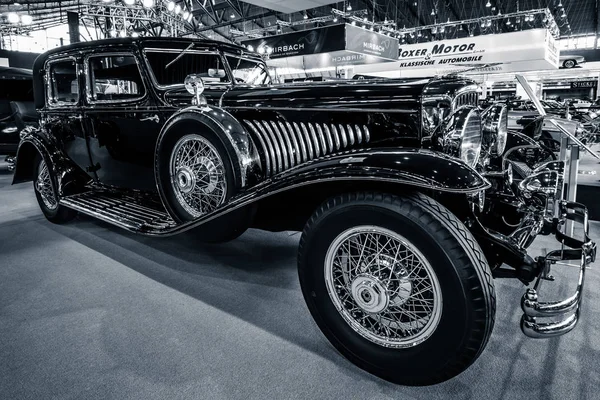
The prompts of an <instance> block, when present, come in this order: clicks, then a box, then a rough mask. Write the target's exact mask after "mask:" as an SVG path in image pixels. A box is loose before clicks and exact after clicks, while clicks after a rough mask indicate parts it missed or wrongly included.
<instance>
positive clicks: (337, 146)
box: [331, 124, 340, 150]
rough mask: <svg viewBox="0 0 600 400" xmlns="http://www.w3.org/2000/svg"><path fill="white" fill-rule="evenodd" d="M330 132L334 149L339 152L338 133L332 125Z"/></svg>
mask: <svg viewBox="0 0 600 400" xmlns="http://www.w3.org/2000/svg"><path fill="white" fill-rule="evenodd" d="M331 132H332V133H333V139H334V140H335V149H336V150H339V149H340V134H339V133H338V130H337V128H336V127H335V125H333V124H332V125H331Z"/></svg>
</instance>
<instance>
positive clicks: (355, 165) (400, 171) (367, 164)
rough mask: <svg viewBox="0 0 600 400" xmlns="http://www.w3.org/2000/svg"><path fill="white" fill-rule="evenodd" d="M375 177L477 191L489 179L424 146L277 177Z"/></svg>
mask: <svg viewBox="0 0 600 400" xmlns="http://www.w3.org/2000/svg"><path fill="white" fill-rule="evenodd" d="M313 178H315V179H318V180H374V181H387V182H392V183H399V184H403V185H408V186H416V187H421V188H427V189H431V190H436V191H441V192H452V193H476V192H479V191H481V190H484V189H487V188H489V187H490V184H489V182H488V181H487V180H486V179H485V178H483V177H482V176H481V175H480V174H479V173H478V172H477V171H475V170H474V169H473V168H471V167H469V166H468V165H466V164H465V163H463V162H462V161H460V160H458V159H456V158H453V157H450V156H447V155H445V154H442V153H438V152H434V151H430V150H424V149H394V148H382V149H364V150H354V151H348V152H344V153H338V154H335V155H332V156H329V157H323V158H320V159H316V160H314V161H311V162H308V163H306V164H303V165H301V166H298V167H296V168H292V169H290V170H288V171H285V172H284V173H282V174H280V175H278V176H277V177H276V178H275V179H273V181H279V182H285V184H292V185H293V184H295V183H297V182H302V181H304V180H309V179H313Z"/></svg>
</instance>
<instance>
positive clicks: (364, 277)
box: [298, 192, 495, 385]
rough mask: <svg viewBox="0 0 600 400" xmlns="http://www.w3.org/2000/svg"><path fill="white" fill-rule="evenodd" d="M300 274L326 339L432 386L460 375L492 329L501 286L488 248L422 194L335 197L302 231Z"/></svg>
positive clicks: (387, 372)
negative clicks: (497, 286) (497, 290)
mask: <svg viewBox="0 0 600 400" xmlns="http://www.w3.org/2000/svg"><path fill="white" fill-rule="evenodd" d="M465 201H466V199H465ZM298 273H299V277H300V284H301V287H302V294H303V295H304V299H305V300H306V303H307V305H308V308H309V310H310V312H311V314H312V316H313V317H314V319H315V322H316V323H317V325H318V326H319V328H320V329H321V331H322V332H323V334H324V335H325V336H326V337H327V339H329V341H330V342H331V343H332V344H333V345H334V346H335V348H336V349H337V350H338V351H340V352H341V353H342V354H343V355H344V356H345V357H346V358H348V359H349V360H350V361H352V362H353V363H354V364H356V365H357V366H359V367H360V368H362V369H364V370H366V371H368V372H370V373H372V374H375V375H377V376H379V377H381V378H383V379H386V380H389V381H391V382H395V383H399V384H405V385H427V384H434V383H439V382H442V381H445V380H447V379H450V378H452V377H454V376H456V375H458V374H460V373H461V372H462V371H464V370H465V369H466V368H468V367H469V366H470V365H471V364H472V363H473V362H474V361H475V360H476V359H477V357H479V355H480V354H481V352H482V351H483V349H484V348H485V346H486V344H487V342H488V339H489V337H490V335H491V332H492V328H493V325H494V314H495V294H494V285H493V282H492V275H491V271H490V268H489V266H488V264H487V261H486V260H485V257H484V255H483V252H482V251H481V248H480V247H479V245H478V244H477V242H476V241H475V239H474V238H473V236H472V235H471V233H470V232H469V231H468V230H467V228H466V227H465V226H464V224H463V223H462V222H460V221H459V220H458V219H457V218H456V216H454V215H453V214H452V213H451V212H450V211H449V210H448V209H446V208H445V207H444V206H442V205H441V204H440V203H438V202H436V201H435V200H433V199H431V198H430V197H427V196H425V195H422V194H418V193H417V194H412V195H409V196H405V197H399V196H395V195H391V194H384V193H372V192H358V193H346V194H342V195H338V196H335V197H333V198H330V199H329V200H327V201H326V202H325V203H323V204H322V205H321V207H319V209H318V210H317V211H316V212H315V213H314V214H313V216H312V217H311V218H310V219H309V221H308V222H307V224H306V226H305V228H304V231H303V233H302V238H301V239H300V248H299V253H298Z"/></svg>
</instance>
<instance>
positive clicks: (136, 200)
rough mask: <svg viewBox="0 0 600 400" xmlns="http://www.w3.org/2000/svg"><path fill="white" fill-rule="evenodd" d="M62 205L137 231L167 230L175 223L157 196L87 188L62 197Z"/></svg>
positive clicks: (156, 231)
mask: <svg viewBox="0 0 600 400" xmlns="http://www.w3.org/2000/svg"><path fill="white" fill-rule="evenodd" d="M60 204H61V205H62V206H65V207H68V208H71V209H73V210H76V211H79V212H80V213H82V214H86V215H89V216H92V217H94V218H97V219H100V220H102V221H105V222H108V223H109V224H112V225H116V226H118V227H120V228H125V229H128V230H131V231H134V232H138V233H145V232H154V233H158V232H160V231H167V230H169V229H170V228H173V227H175V226H176V225H177V223H176V222H175V221H174V220H173V218H171V216H170V215H169V214H168V213H167V211H166V210H165V208H164V206H163V205H162V203H161V202H160V200H158V199H154V198H152V197H149V196H147V195H139V196H135V195H131V194H121V193H113V192H109V191H96V190H91V191H89V192H85V193H79V194H75V195H72V196H67V197H64V198H62V199H61V200H60Z"/></svg>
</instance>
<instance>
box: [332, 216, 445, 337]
mask: <svg viewBox="0 0 600 400" xmlns="http://www.w3.org/2000/svg"><path fill="white" fill-rule="evenodd" d="M325 280H326V284H327V292H328V293H329V297H330V298H331V301H332V302H333V303H334V305H335V307H336V308H337V309H338V310H339V312H340V314H341V315H342V317H343V318H344V320H345V321H346V322H347V323H348V324H349V325H350V326H351V327H352V329H354V330H355V331H356V333H358V334H359V335H361V336H362V337H364V338H366V339H368V340H370V341H372V342H373V343H376V344H379V345H381V346H384V347H390V348H403V347H412V346H415V345H418V344H419V343H421V342H423V341H424V340H426V339H427V338H428V337H430V336H431V335H432V333H433V332H434V331H435V330H436V328H437V326H438V324H439V322H440V317H441V311H442V291H441V287H440V283H439V282H438V279H437V276H436V274H435V272H434V270H433V268H432V266H431V264H430V263H429V261H427V258H426V257H425V256H424V255H423V253H421V251H419V249H418V248H417V247H416V246H414V245H413V244H412V243H410V242H409V241H408V240H407V239H406V238H404V237H403V236H401V235H399V234H398V233H396V232H394V231H392V230H389V229H385V228H382V227H378V226H373V225H363V226H357V227H353V228H350V229H347V230H345V231H344V232H342V233H341V234H340V235H339V236H338V237H337V238H336V239H335V240H334V241H333V243H331V245H330V246H329V249H328V250H327V255H326V258H325Z"/></svg>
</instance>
